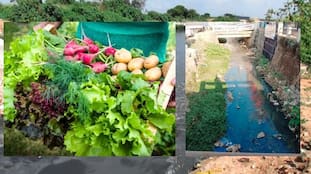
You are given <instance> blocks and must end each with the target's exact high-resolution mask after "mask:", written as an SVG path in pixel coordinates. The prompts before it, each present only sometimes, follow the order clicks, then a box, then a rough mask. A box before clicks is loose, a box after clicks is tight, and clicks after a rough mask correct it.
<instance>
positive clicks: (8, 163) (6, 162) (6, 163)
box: [0, 160, 14, 168]
mask: <svg viewBox="0 0 311 174" xmlns="http://www.w3.org/2000/svg"><path fill="white" fill-rule="evenodd" d="M0 166H3V167H4V168H11V167H13V166H14V163H13V162H12V161H9V160H4V161H1V163H0Z"/></svg>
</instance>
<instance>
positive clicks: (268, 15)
mask: <svg viewBox="0 0 311 174" xmlns="http://www.w3.org/2000/svg"><path fill="white" fill-rule="evenodd" d="M274 14H275V12H274V10H273V9H272V8H270V9H268V10H267V13H266V14H265V19H266V20H267V21H271V20H272V18H273V15H274Z"/></svg>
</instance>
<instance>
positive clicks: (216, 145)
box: [214, 141, 225, 147]
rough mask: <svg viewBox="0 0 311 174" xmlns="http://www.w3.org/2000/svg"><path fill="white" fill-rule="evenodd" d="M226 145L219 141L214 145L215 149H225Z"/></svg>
mask: <svg viewBox="0 0 311 174" xmlns="http://www.w3.org/2000/svg"><path fill="white" fill-rule="evenodd" d="M224 145H225V144H224V143H223V142H221V141H217V142H216V143H214V146H215V147H223V146H224Z"/></svg>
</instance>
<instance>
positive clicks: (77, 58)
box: [74, 53, 84, 60]
mask: <svg viewBox="0 0 311 174" xmlns="http://www.w3.org/2000/svg"><path fill="white" fill-rule="evenodd" d="M83 54H84V53H77V54H76V55H75V56H74V57H75V59H76V60H82V55H83Z"/></svg>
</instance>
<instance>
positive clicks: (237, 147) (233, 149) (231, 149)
mask: <svg viewBox="0 0 311 174" xmlns="http://www.w3.org/2000/svg"><path fill="white" fill-rule="evenodd" d="M240 149H241V145H240V144H233V145H231V146H229V147H227V148H226V151H227V152H239V151H240Z"/></svg>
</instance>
